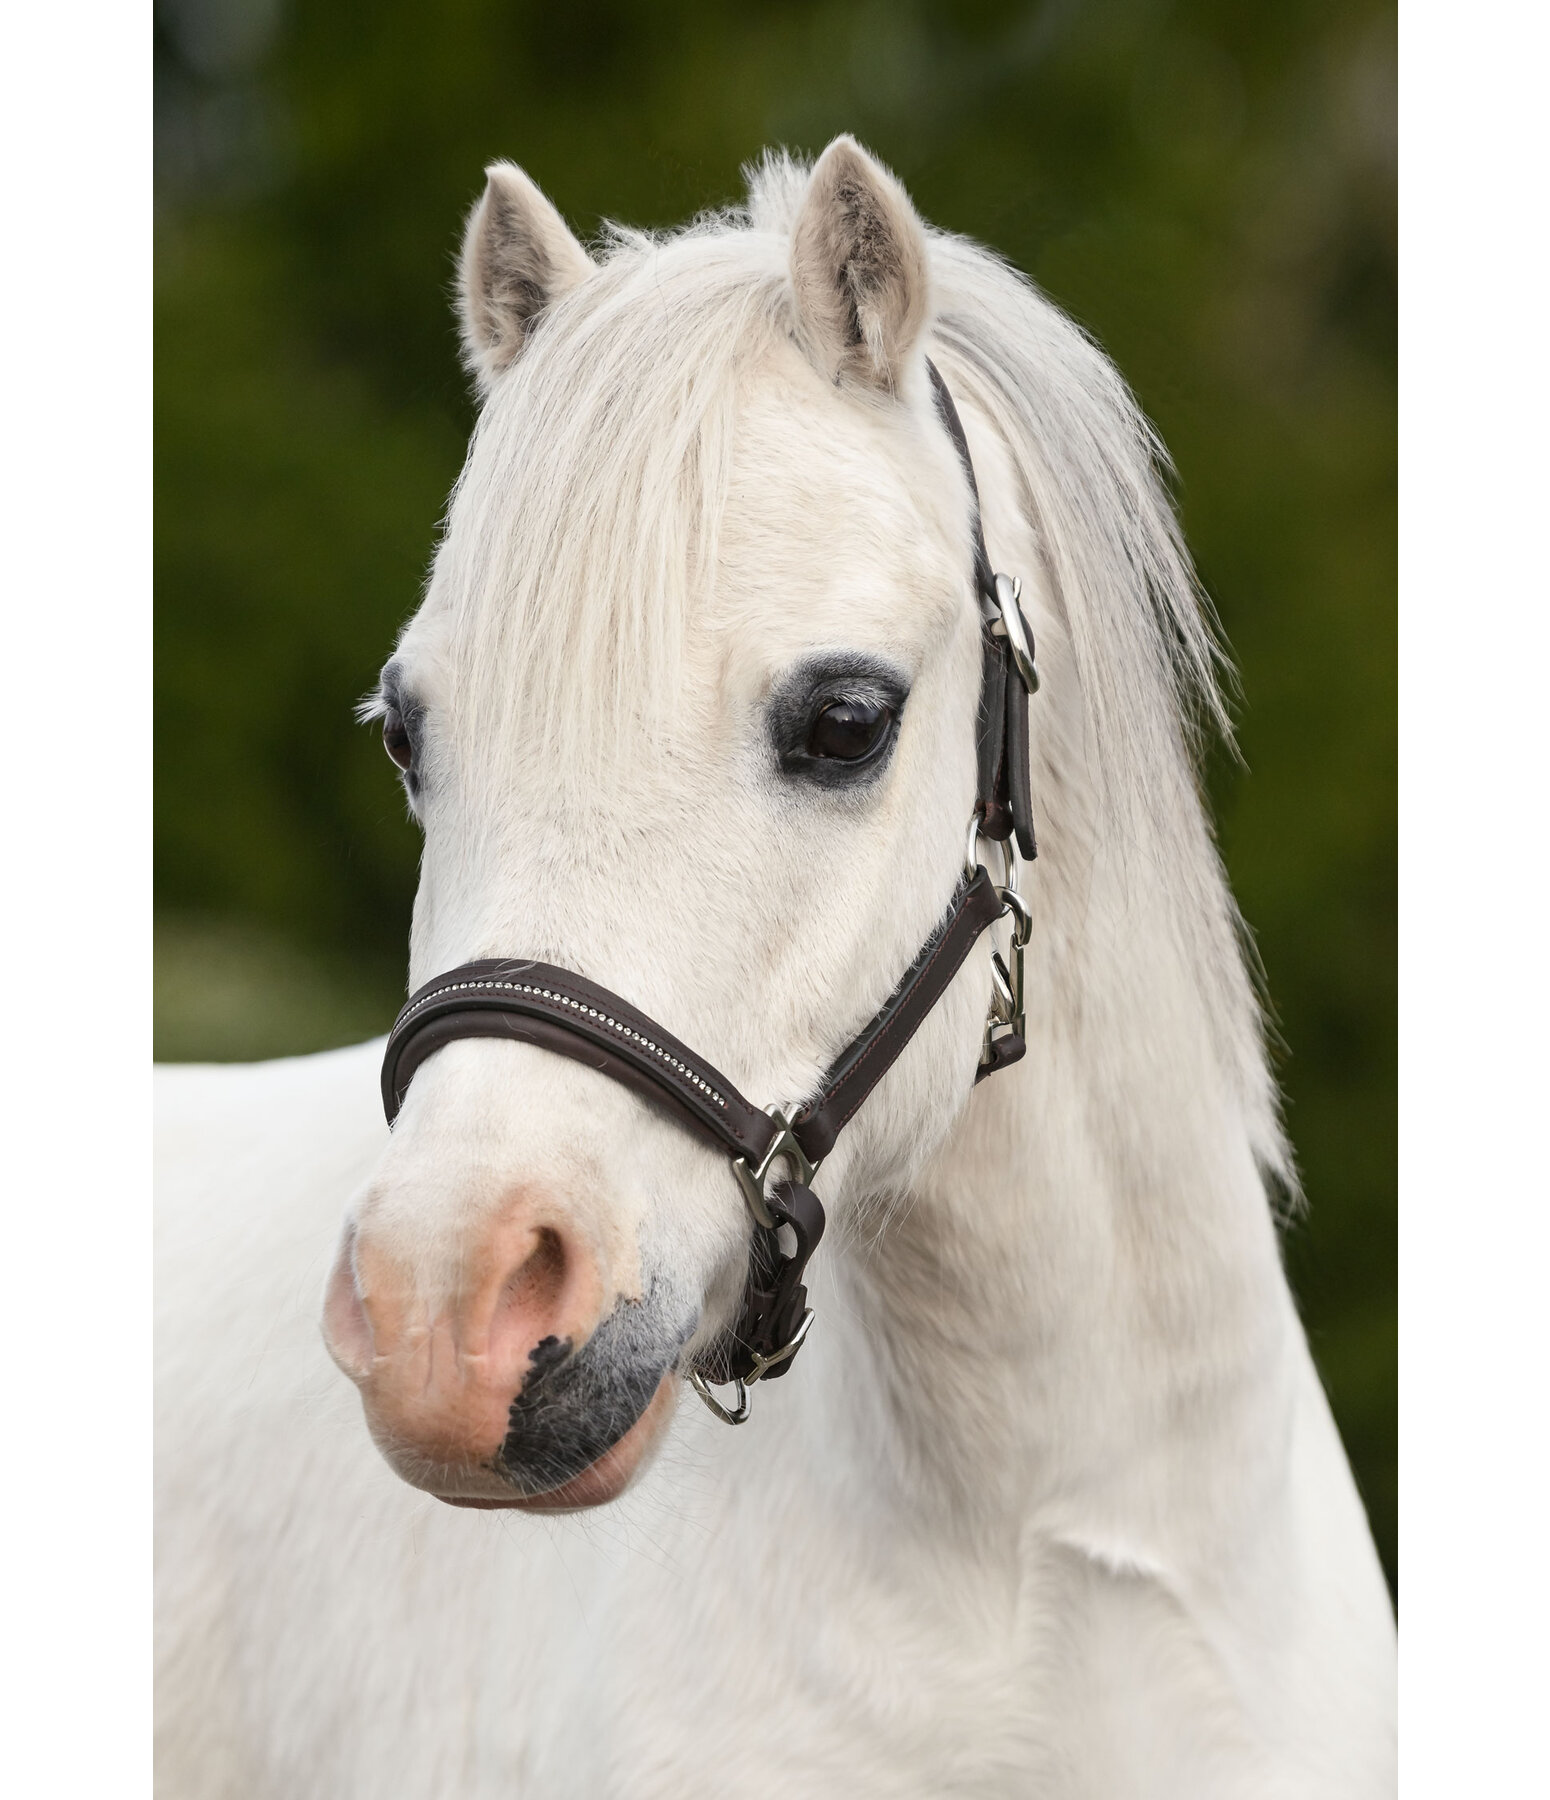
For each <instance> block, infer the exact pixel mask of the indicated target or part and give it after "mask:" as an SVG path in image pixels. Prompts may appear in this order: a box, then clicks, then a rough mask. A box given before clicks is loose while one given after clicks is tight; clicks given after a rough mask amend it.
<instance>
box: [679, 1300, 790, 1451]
mask: <svg viewBox="0 0 1550 1800" xmlns="http://www.w3.org/2000/svg"><path fill="white" fill-rule="evenodd" d="M812 1323H813V1309H812V1307H810V1306H809V1307H808V1308H807V1309H806V1310H805V1311H804V1312H803V1314H802V1323H801V1324H800V1325H798V1326H797V1328H796V1335H795V1336H794V1337H793V1338H792V1339H791V1342H790V1343H789V1344H782V1345H781V1347H780V1349H778V1350H772V1351H771V1352H770V1354H769V1355H768V1356H760V1354H759V1352H758V1351H757V1350H755V1351H753V1352H752V1356H753V1361H754V1367H753V1373H752V1374H751V1375H734V1376H733V1377H732V1388H733V1391H734V1392H735V1393H736V1395H737V1405H736V1406H735V1407H727V1406H723V1405H722V1404H721V1402H720V1401H719V1400H718V1399H717V1398H716V1396H715V1395H714V1394H713V1393H712V1392H711V1384H710V1383H709V1382H708V1381H707V1380H706V1379H705V1377H704V1376H703V1375H702V1374H701V1373H700V1371H699V1370H698V1369H691V1370H690V1371H689V1386H690V1387H692V1388H693V1389H694V1391H695V1393H697V1394H698V1395H699V1397H700V1398H701V1399H702V1400H703V1401H704V1402H705V1404H706V1405H707V1406H708V1407H709V1408H710V1410H711V1411H712V1412H713V1413H714V1414H715V1415H716V1417H717V1418H718V1419H720V1420H721V1421H722V1422H723V1423H724V1424H727V1425H741V1424H742V1423H743V1421H744V1420H745V1419H746V1418H747V1417H748V1415H749V1413H750V1412H752V1411H753V1402H752V1401H751V1400H750V1399H749V1398H748V1390H749V1388H751V1387H752V1386H753V1384H754V1383H755V1382H756V1381H762V1380H763V1378H764V1377H765V1376H766V1375H767V1374H768V1373H769V1371H770V1370H771V1369H773V1368H774V1367H775V1365H776V1364H777V1363H783V1362H784V1361H785V1360H786V1358H787V1357H788V1356H795V1355H796V1353H797V1351H798V1350H800V1349H801V1348H802V1345H803V1344H804V1342H806V1339H807V1333H808V1330H809V1328H810V1327H811V1325H812Z"/></svg>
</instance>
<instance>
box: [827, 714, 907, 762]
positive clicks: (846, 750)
mask: <svg viewBox="0 0 1550 1800" xmlns="http://www.w3.org/2000/svg"><path fill="white" fill-rule="evenodd" d="M892 723H893V709H892V708H891V707H887V706H878V705H876V704H875V703H874V702H872V701H870V700H835V701H832V702H831V703H830V704H829V705H828V706H826V707H825V708H824V709H823V711H822V712H821V713H819V715H818V717H817V718H816V719H814V720H813V724H812V729H811V730H810V731H809V732H808V734H807V754H808V755H809V756H822V757H827V758H829V759H830V760H832V761H834V762H860V761H861V760H862V759H863V758H864V757H867V756H870V755H871V753H872V752H873V751H874V750H875V749H876V748H877V746H878V745H879V744H880V743H881V742H882V740H883V738H884V737H885V736H886V735H887V732H888V727H889V726H890V725H891V724H892Z"/></svg>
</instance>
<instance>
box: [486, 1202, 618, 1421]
mask: <svg viewBox="0 0 1550 1800" xmlns="http://www.w3.org/2000/svg"><path fill="white" fill-rule="evenodd" d="M525 1248H526V1254H525V1255H523V1256H522V1258H521V1260H520V1261H519V1262H518V1263H517V1264H516V1265H515V1266H514V1267H513V1268H512V1269H511V1271H510V1273H509V1274H508V1275H507V1277H506V1279H505V1281H504V1282H503V1283H502V1284H501V1289H500V1292H499V1294H498V1295H497V1297H496V1301H495V1309H494V1312H493V1313H492V1314H491V1317H490V1327H489V1338H488V1341H487V1344H486V1349H485V1355H486V1358H487V1366H488V1369H489V1378H490V1380H491V1382H492V1383H493V1384H495V1385H497V1386H499V1387H501V1388H502V1389H507V1390H509V1392H510V1393H511V1395H512V1397H513V1398H515V1396H516V1395H517V1394H518V1393H519V1392H520V1391H521V1388H522V1385H523V1383H524V1382H525V1381H526V1380H527V1378H528V1376H529V1375H530V1374H531V1373H532V1372H533V1370H534V1368H535V1367H536V1366H538V1363H539V1362H542V1363H543V1365H544V1366H545V1367H547V1366H550V1365H552V1364H553V1363H554V1362H555V1361H557V1360H563V1358H564V1357H565V1356H568V1355H569V1354H570V1351H571V1349H572V1347H573V1345H574V1341H575V1337H574V1332H575V1326H576V1325H577V1324H581V1325H583V1328H585V1326H588V1325H590V1324H591V1323H592V1320H591V1319H590V1317H586V1316H585V1315H586V1312H587V1311H588V1310H589V1309H588V1308H586V1307H583V1308H582V1309H581V1311H582V1313H583V1316H582V1317H581V1318H579V1319H578V1318H576V1317H574V1316H573V1315H575V1314H576V1312H577V1310H578V1309H577V1307H576V1306H575V1305H574V1301H575V1300H576V1299H577V1298H578V1297H579V1296H577V1295H576V1294H574V1293H573V1292H572V1290H573V1289H574V1288H576V1287H577V1286H578V1285H579V1284H578V1277H579V1276H580V1274H581V1270H580V1269H579V1268H578V1263H579V1262H580V1261H582V1260H583V1259H580V1258H578V1257H576V1256H575V1255H573V1254H571V1253H570V1252H569V1251H568V1250H567V1248H566V1244H565V1240H564V1239H563V1238H562V1237H561V1236H560V1234H559V1232H557V1231H556V1230H554V1229H553V1228H552V1227H551V1226H541V1227H540V1228H539V1229H538V1230H537V1231H536V1232H534V1233H533V1234H532V1237H531V1239H530V1242H529V1245H528V1246H526V1247H525Z"/></svg>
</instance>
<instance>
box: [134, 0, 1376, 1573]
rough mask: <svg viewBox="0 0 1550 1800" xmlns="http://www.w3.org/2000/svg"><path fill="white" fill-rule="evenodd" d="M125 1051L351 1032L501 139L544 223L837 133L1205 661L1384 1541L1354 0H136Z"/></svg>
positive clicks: (285, 1045) (1364, 59) (1352, 1423)
mask: <svg viewBox="0 0 1550 1800" xmlns="http://www.w3.org/2000/svg"><path fill="white" fill-rule="evenodd" d="M156 17H157V26H156V31H157V38H156V118H157V171H158V174H157V181H158V199H157V233H158V239H157V339H156V396H157V398H156V406H157V416H156V436H157V452H156V455H157V519H156V539H157V625H156V633H157V636H156V732H157V792H156V832H157V836H156V868H157V931H156V1045H157V1054H158V1055H159V1056H161V1057H163V1058H168V1059H191V1058H193V1059H217V1060H225V1059H242V1058H250V1057H265V1056H276V1055H284V1054H288V1053H292V1052H297V1051H303V1050H312V1049H320V1048H324V1047H326V1046H330V1045H334V1044H339V1043H345V1042H349V1041H352V1040H354V1039H357V1038H361V1037H365V1036H368V1035H371V1034H374V1033H377V1032H381V1031H383V1030H385V1029H386V1027H387V1025H388V1023H389V1022H390V1021H391V1019H392V1017H393V1014H394V1011H395V1010H396V1008H397V1006H398V1004H399V1002H400V1000H401V998H402V993H403V979H404V961H405V943H406V934H407V927H408V918H409V908H410V902H411V898H412V894H413V889H414V882H415V861H416V854H417V847H418V840H417V837H416V834H415V832H414V830H413V829H412V827H411V826H410V824H409V823H408V821H407V819H406V817H405V813H404V808H403V805H402V802H401V799H400V797H399V790H398V787H397V784H396V782H395V781H394V780H393V779H392V778H391V776H392V772H391V770H390V768H389V766H388V764H387V761H386V758H385V757H384V756H383V754H382V750H381V746H380V742H379V740H378V738H377V736H376V734H375V733H373V732H370V731H364V730H362V729H360V728H359V727H357V726H355V725H354V724H353V723H352V720H351V707H352V705H353V703H354V702H355V701H356V700H357V699H358V698H359V697H360V696H361V695H362V694H363V693H365V691H366V690H367V689H368V688H369V687H370V686H371V684H372V681H373V679H374V677H375V674H376V671H377V669H378V667H379V666H380V664H381V662H382V660H383V658H384V656H385V655H386V653H387V651H388V650H389V648H390V647H391V645H392V642H393V638H394V634H395V632H396V631H397V628H398V627H399V625H400V624H401V623H402V621H403V620H404V619H405V617H406V616H407V615H408V614H409V613H410V612H411V611H412V609H413V608H414V605H415V603H416V600H417V597H418V594H419V590H420V584H421V582H422V580H423V578H424V575H425V572H426V568H427V563H428V559H429V554H430V550H431V546H432V541H433V538H434V536H435V531H436V526H437V521H438V518H439V516H440V513H441V508H442V505H443V502H444V500H445V497H446V494H447V490H448V488H449V487H450V485H451V483H452V480H453V478H454V476H455V475H456V473H457V470H458V466H459V463H460V461H461V457H462V451H463V444H464V440H465V437H466V435H467V432H468V430H469V427H470V424H471V420H472V411H471V407H470V404H469V400H468V395H467V392H466V390H465V387H464V384H463V380H462V378H461V375H460V373H459V368H458V362H457V354H456V340H455V334H454V329H453V325H452V318H451V313H450V309H449V304H448V302H449V292H450V284H451V277H452V253H453V250H454V247H455V244H456V241H457V236H458V232H459V227H460V222H461V219H462V216H463V214H464V212H465V210H466V209H467V207H468V206H469V205H470V204H471V202H472V201H473V200H474V199H475V197H476V196H477V194H478V193H479V191H480V188H481V186H482V175H481V171H482V169H483V166H484V164H485V163H486V162H487V161H489V160H490V159H491V158H492V157H495V156H506V157H511V158H513V159H515V160H516V161H518V162H520V163H522V164H523V165H524V166H525V167H526V168H527V169H528V170H529V172H530V173H531V174H532V175H533V176H534V177H535V179H536V180H537V181H538V182H539V183H540V185H542V186H543V187H544V188H545V190H546V191H547V192H548V193H549V194H550V195H551V196H552V198H553V199H554V200H555V201H556V203H557V204H558V205H559V207H560V208H561V210H562V211H563V212H565V213H566V215H567V216H568V217H569V219H570V220H571V223H572V225H573V226H574V227H575V228H576V229H577V230H578V231H579V232H581V233H582V234H583V235H586V234H590V233H591V232H593V231H594V230H595V229H596V227H597V225H598V223H599V221H600V220H601V219H602V218H604V217H617V218H620V219H623V220H626V221H628V222H630V223H632V224H637V225H670V224H674V223H677V222H679V221H682V220H684V219H687V218H688V217H690V216H691V215H692V214H694V213H695V212H697V211H699V210H701V209H702V208H705V207H708V206H713V205H717V204H721V203H723V202H726V201H729V200H733V199H736V198H738V197H739V196H740V194H741V191H742V184H741V181H740V178H739V173H738V171H739V166H740V164H741V163H742V162H744V161H745V160H747V159H748V158H750V157H752V156H754V155H755V154H756V153H757V152H758V151H759V150H760V149H762V148H763V147H764V146H765V145H767V144H785V145H788V146H790V147H792V148H794V149H801V150H805V151H809V152H816V151H818V150H820V149H821V148H822V147H823V145H824V144H825V143H826V142H827V141H828V140H829V138H830V137H831V136H832V135H833V134H834V133H835V132H837V131H841V130H848V131H852V132H854V133H855V134H856V135H857V136H859V137H860V138H861V139H862V141H863V142H865V143H866V144H868V145H869V146H870V147H871V148H872V149H873V150H875V151H876V152H877V153H878V154H879V155H880V156H881V157H882V158H883V159H884V160H885V161H886V162H888V163H889V164H890V165H891V166H892V167H893V168H894V169H895V170H896V171H897V172H898V174H899V175H900V176H901V177H902V179H903V180H904V182H905V183H906V185H907V186H908V187H909V189H910V191H911V193H912V194H913V196H914V198H915V201H916V204H917V205H918V207H919V208H920V211H921V212H922V214H923V215H924V216H925V217H926V218H927V219H929V220H930V221H932V222H933V223H934V224H937V225H941V226H946V227H950V228H951V229H953V230H955V231H960V232H965V233H968V234H969V235H970V236H973V237H976V238H979V239H981V240H983V241H984V242H986V243H988V244H991V245H993V246H994V247H995V248H997V249H998V250H1000V251H1001V252H1002V253H1003V254H1004V255H1006V256H1007V257H1009V258H1010V259H1011V260H1012V261H1013V262H1014V263H1016V264H1017V265H1018V266H1019V267H1021V268H1022V269H1024V270H1026V271H1027V272H1028V273H1029V274H1031V275H1032V276H1033V277H1034V278H1035V279H1036V280H1037V281H1038V282H1039V283H1040V284H1041V285H1042V286H1043V287H1044V288H1045V290H1046V291H1047V292H1048V293H1049V294H1051V295H1052V297H1053V298H1054V299H1055V300H1056V301H1058V302H1059V303H1060V304H1061V305H1062V306H1063V307H1064V308H1065V309H1066V310H1067V311H1069V312H1070V313H1072V314H1073V315H1074V316H1075V317H1076V318H1077V319H1078V320H1080V321H1081V322H1082V324H1084V325H1085V326H1086V327H1087V328H1088V329H1089V330H1090V331H1092V332H1093V333H1094V334H1095V335H1096V337H1097V338H1098V339H1099V340H1100V341H1101V342H1102V343H1103V344H1104V345H1105V346H1106V347H1107V349H1108V350H1109V352H1110V353H1111V354H1112V355H1113V357H1114V358H1115V360H1116V361H1117V362H1118V364H1119V366H1120V368H1121V369H1122V370H1123V372H1124V373H1125V375H1126V377H1127V378H1128V379H1129V381H1130V383H1131V385H1132V386H1133V387H1134V388H1135V390H1136V392H1137V393H1138V395H1139V396H1140V400H1141V403H1142V405H1143V406H1144V407H1145V409H1146V411H1147V412H1148V413H1149V414H1150V415H1151V417H1152V418H1153V419H1154V420H1155V421H1156V423H1157V424H1158V426H1159V427H1160V429H1161V431H1162V434H1163V436H1164V438H1165V439H1166V441H1167V442H1168V444H1169V446H1170V448H1171V450H1172V453H1173V456H1174V459H1175V462H1176V464H1177V468H1178V484H1177V491H1178V498H1179V503H1180V506H1181V509H1182V512H1183V516H1184V521H1185V526H1186V529H1187V531H1188V535H1189V538H1190V542H1191V544H1192V545H1193V548H1194V551H1195V555H1196V557H1197V559H1198V562H1199V565H1200V569H1201V573H1202V575H1203V578H1204V580H1205V582H1206V585H1207V587H1208V588H1209V589H1210V591H1211V593H1212V594H1213V596H1214V597H1215V599H1216V603H1217V606H1218V608H1219V610H1220V613H1221V616H1222V620H1223V623H1224V625H1225V627H1226V631H1227V634H1228V637H1229V639H1230V641H1231V644H1232V647H1233V650H1234V652H1235V654H1236V657H1237V661H1238V665H1239V668H1240V670H1241V673H1242V690H1243V691H1242V697H1241V701H1240V703H1239V706H1238V717H1239V736H1240V744H1241V748H1242V751H1243V755H1244V758H1245V761H1246V765H1247V766H1246V768H1243V767H1239V766H1237V765H1235V764H1234V763H1233V762H1232V761H1231V760H1230V759H1229V758H1228V757H1227V756H1225V755H1223V754H1218V755H1217V756H1216V757H1215V758H1214V759H1213V761H1212V764H1211V766H1210V769H1209V771H1208V776H1209V781H1210V787H1211V793H1212V798H1213V802H1214V805H1215V809H1216V816H1217V821H1218V826H1219V830H1220V834H1221V840H1222V844H1223V847H1224V850H1225V853H1226V857H1227V862H1228V865H1229V868H1230V871H1231V874H1232V878H1233V882H1234V884H1235V887H1236V890H1237V893H1238V897H1239V900H1240V902H1241V904H1242V907H1243V910H1244V913H1245V915H1246V916H1247V918H1248V921H1249V923H1250V925H1251V926H1252V928H1253V930H1254V932H1255V934H1256V936H1257V939H1258V943H1259V947H1260V951H1261V953H1262V956H1263V959H1264V964H1265V968H1266V971H1267V975H1268V982H1269V991H1270V996H1271V1000H1272V1003H1273V1005H1274V1008H1275V1015H1276V1024H1277V1031H1278V1036H1279V1043H1278V1057H1279V1069H1280V1075H1281V1079H1282V1081H1283V1084H1284V1087H1285V1091H1286V1095H1287V1108H1288V1117H1289V1122H1290V1126H1291V1132H1292V1136H1293V1139H1294V1141H1295V1143H1296V1146H1297V1150H1298V1153H1299V1157H1300V1160H1301V1165H1302V1169H1303V1174H1304V1180H1305V1185H1306V1189H1307V1194H1308V1200H1309V1209H1308V1212H1307V1215H1306V1217H1305V1218H1304V1219H1302V1220H1301V1221H1299V1222H1298V1223H1297V1224H1296V1225H1295V1226H1294V1227H1293V1228H1292V1229H1291V1230H1290V1232H1289V1233H1288V1236H1287V1240H1286V1250H1287V1257H1288V1261H1289V1264H1290V1267H1291V1271H1292V1276H1293V1280H1294V1284H1295V1287H1296V1290H1297V1293H1298V1296H1299V1300H1300V1302H1301V1305H1302V1308H1303V1312H1304V1316H1305V1318H1306V1320H1307V1323H1308V1329H1309V1335H1310V1339H1311V1342H1312V1345H1313V1350H1314V1354H1315V1356H1316V1357H1317V1359H1318V1363H1319V1366H1320V1369H1321V1370H1322V1372H1323V1375H1324V1379H1325V1381H1326V1384H1327V1385H1328V1388H1329V1391H1330V1395H1331V1398H1332V1400H1333V1403H1334V1407H1335V1412H1336V1415H1337V1417H1338V1419H1339V1422H1340V1426H1341V1430H1342V1432H1343V1434H1344V1436H1345V1440H1346V1444H1347V1446H1348V1448H1349V1450H1350V1453H1351V1458H1352V1461H1353V1464H1354V1466H1355V1470H1356V1475H1357V1480H1358V1482H1359V1484H1360V1486H1361V1489H1362V1493H1363V1496H1364V1498H1365V1500H1366V1502H1367V1506H1368V1510H1369V1513H1370V1515H1371V1518H1372V1522H1373V1527H1374V1531H1375V1535H1376V1537H1377V1540H1378V1545H1379V1549H1380V1551H1381V1553H1382V1555H1383V1558H1384V1561H1385V1564H1386V1566H1387V1568H1388V1571H1389V1577H1390V1581H1391V1583H1392V1582H1393V1581H1394V1579H1395V1575H1396V1566H1395V1508H1396V1493H1395V1293H1394V1280H1395V876H1394V863H1395V828H1394V802H1395V753H1394V737H1395V550H1394V537H1395V476H1394V464H1395V400H1394V387H1395V351H1394V316H1395V303H1394V250H1395V245H1394V239H1395V226H1394V110H1395V106H1394V79H1395V49H1394V37H1395V26H1394V16H1393V8H1392V5H1391V4H1390V3H1389V0H1278V3H1277V4H1275V5H1267V4H1265V3H1264V0H1033V3H1029V0H888V3H883V0H863V3H858V0H764V3H763V4H762V5H760V6H758V7H750V6H747V5H738V4H734V3H732V0H654V3H651V4H648V3H647V0H569V3H568V4H566V5H564V6H557V5H555V4H553V0H549V3H548V4H538V3H536V0H440V4H437V5H434V6H433V5H430V4H427V3H426V0H376V3H375V4H373V5H371V6H364V5H357V4H350V3H349V0H162V3H161V4H159V5H158V7H157V14H156Z"/></svg>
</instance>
